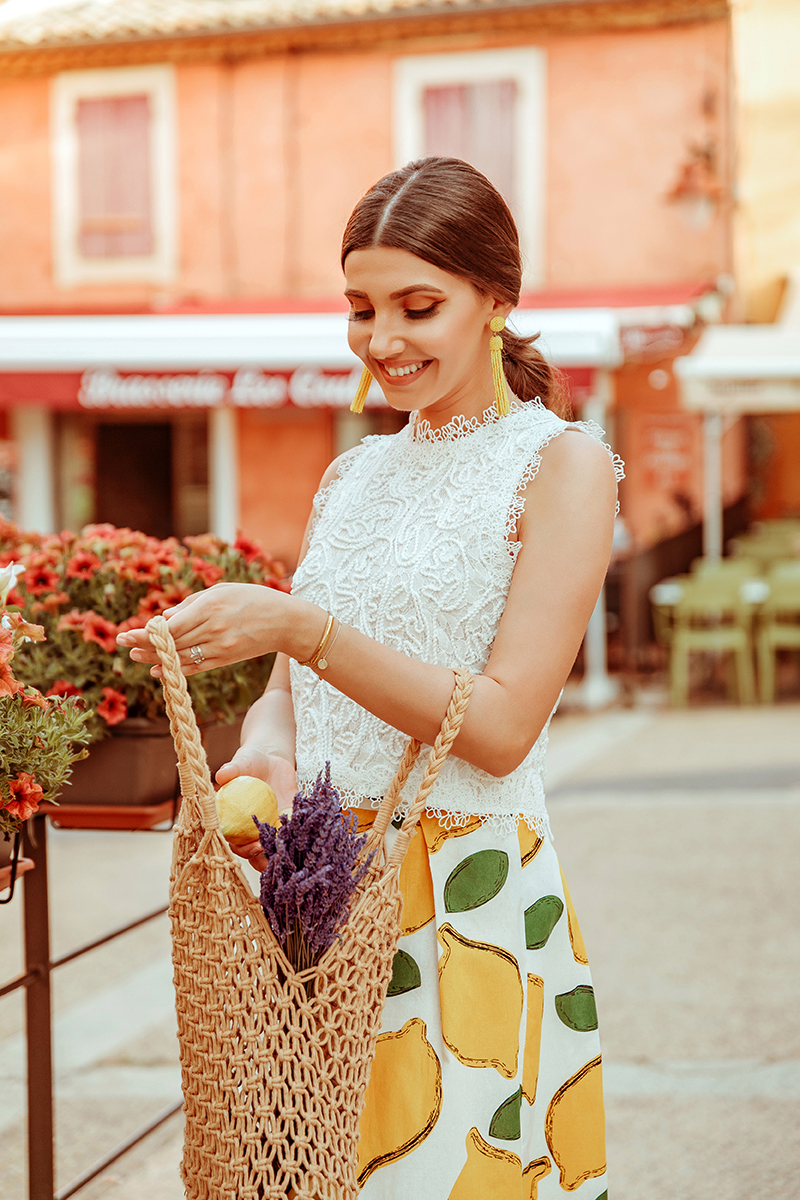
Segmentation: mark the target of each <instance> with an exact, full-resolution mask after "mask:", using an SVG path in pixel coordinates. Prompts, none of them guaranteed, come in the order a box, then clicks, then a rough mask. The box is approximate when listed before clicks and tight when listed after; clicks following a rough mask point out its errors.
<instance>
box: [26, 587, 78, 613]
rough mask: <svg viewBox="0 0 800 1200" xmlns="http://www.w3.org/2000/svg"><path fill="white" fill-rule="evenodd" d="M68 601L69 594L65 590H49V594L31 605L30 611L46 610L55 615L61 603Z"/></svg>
mask: <svg viewBox="0 0 800 1200" xmlns="http://www.w3.org/2000/svg"><path fill="white" fill-rule="evenodd" d="M68 603H69V596H68V595H67V593H66V592H51V593H50V595H49V596H45V598H44V600H37V601H36V602H35V603H34V604H32V605H31V611H32V612H37V613H38V612H48V613H50V614H51V615H52V616H55V615H56V613H57V612H58V610H59V609H60V608H61V605H62V604H68Z"/></svg>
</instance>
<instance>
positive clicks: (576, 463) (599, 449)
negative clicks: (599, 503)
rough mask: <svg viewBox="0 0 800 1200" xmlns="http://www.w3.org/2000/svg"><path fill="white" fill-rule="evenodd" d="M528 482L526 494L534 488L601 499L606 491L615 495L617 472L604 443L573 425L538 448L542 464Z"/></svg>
mask: <svg viewBox="0 0 800 1200" xmlns="http://www.w3.org/2000/svg"><path fill="white" fill-rule="evenodd" d="M533 483H534V485H538V486H533V487H532V486H531V484H529V485H528V489H527V491H528V495H529V496H532V495H533V494H534V492H535V491H537V490H538V491H539V492H540V494H541V493H548V494H553V495H554V496H555V495H557V496H559V497H560V498H563V496H564V494H565V493H570V494H572V495H580V496H584V497H585V496H587V495H588V494H593V495H594V496H596V497H597V499H598V500H602V499H603V498H604V497H605V496H606V494H607V495H608V496H609V497H611V496H615V495H616V487H617V481H616V472H615V470H614V463H613V461H612V458H611V455H610V454H609V452H608V450H607V449H606V447H605V446H604V445H603V444H602V443H601V442H599V441H598V440H597V438H595V437H592V435H591V434H589V433H586V432H585V431H584V430H582V429H579V428H576V427H575V426H572V427H569V428H567V429H564V430H563V432H562V433H560V434H559V435H558V436H557V437H555V438H553V440H552V441H551V442H549V443H548V445H547V446H545V447H544V449H543V450H542V452H541V464H540V466H539V470H538V471H537V473H536V476H535V479H534V480H533Z"/></svg>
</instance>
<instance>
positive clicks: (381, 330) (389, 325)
mask: <svg viewBox="0 0 800 1200" xmlns="http://www.w3.org/2000/svg"><path fill="white" fill-rule="evenodd" d="M405 344H406V341H405V337H404V336H403V331H402V330H401V329H399V328H398V326H397V321H396V320H395V318H394V317H393V316H392V315H391V314H388V313H387V314H385V315H384V316H381V315H380V314H379V313H376V314H375V318H374V322H373V326H372V336H371V338H370V339H369V352H370V354H371V355H372V357H373V358H377V359H379V360H383V359H388V358H394V357H397V355H399V354H402V353H403V350H404V349H405Z"/></svg>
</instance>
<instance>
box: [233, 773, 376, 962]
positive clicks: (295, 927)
mask: <svg viewBox="0 0 800 1200" xmlns="http://www.w3.org/2000/svg"><path fill="white" fill-rule="evenodd" d="M253 820H254V821H255V823H256V825H257V826H258V837H259V841H260V842H261V846H262V849H263V851H264V854H265V855H266V857H267V869H266V870H265V871H264V872H263V873H262V875H261V896H260V899H261V907H262V908H263V910H264V913H265V915H266V918H267V920H268V921H269V923H270V926H271V927H272V932H273V933H274V934H275V937H276V938H277V939H278V941H279V942H280V944H281V946H282V947H283V949H284V950H285V952H286V956H287V958H288V959H289V961H290V962H291V964H292V966H293V967H294V968H295V969H296V970H298V971H304V970H306V968H308V967H313V966H315V965H316V964H317V963H318V962H319V960H320V958H321V957H322V955H323V954H324V953H325V951H326V950H327V949H328V947H329V946H331V945H333V942H334V941H335V939H336V937H337V936H338V934H339V930H340V929H341V928H342V926H343V925H344V923H345V921H346V920H347V917H348V914H349V912H350V901H351V899H352V897H353V894H354V893H355V891H356V888H357V887H358V884H359V883H360V881H361V880H362V879H363V877H364V875H365V873H366V871H367V870H368V868H369V865H370V863H371V861H372V857H373V854H369V855H365V854H364V843H365V842H366V840H367V839H366V834H364V835H362V836H361V837H359V836H358V835H357V833H356V830H357V828H358V818H357V817H356V815H355V813H353V812H352V811H349V810H346V809H345V810H342V807H341V804H340V801H339V793H338V792H337V791H336V789H335V788H334V787H332V786H331V767H330V763H326V764H325V771H324V773H323V772H322V771H320V773H319V775H318V776H317V782H316V784H315V785H314V788H313V790H312V792H311V795H310V796H304V795H302V793H300V794H298V795H297V796H296V797H295V800H294V805H293V807H292V815H291V816H287V815H286V814H285V813H284V814H283V815H282V816H281V819H280V825H279V826H278V828H277V829H276V828H275V827H274V826H273V825H266V824H262V823H261V822H260V821H258V820H257V819H256V818H255V817H253ZM373 853H374V852H373Z"/></svg>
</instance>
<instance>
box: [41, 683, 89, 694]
mask: <svg viewBox="0 0 800 1200" xmlns="http://www.w3.org/2000/svg"><path fill="white" fill-rule="evenodd" d="M80 694H81V689H80V688H79V687H75V684H74V683H70V681H69V680H68V679H57V680H56V681H55V683H54V684H53V686H52V687H51V688H50V691H49V692H48V693H47V695H48V696H80Z"/></svg>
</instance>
